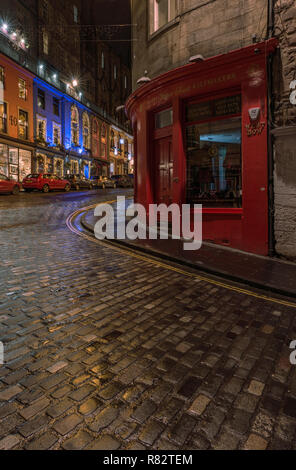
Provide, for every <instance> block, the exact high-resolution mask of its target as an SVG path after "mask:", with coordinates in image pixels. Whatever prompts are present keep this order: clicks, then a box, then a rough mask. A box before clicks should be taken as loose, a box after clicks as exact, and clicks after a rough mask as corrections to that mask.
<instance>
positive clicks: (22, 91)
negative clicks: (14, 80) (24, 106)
mask: <svg viewBox="0 0 296 470" xmlns="http://www.w3.org/2000/svg"><path fill="white" fill-rule="evenodd" d="M18 88H19V98H21V99H22V100H26V99H27V85H26V80H24V79H23V78H19V80H18Z"/></svg>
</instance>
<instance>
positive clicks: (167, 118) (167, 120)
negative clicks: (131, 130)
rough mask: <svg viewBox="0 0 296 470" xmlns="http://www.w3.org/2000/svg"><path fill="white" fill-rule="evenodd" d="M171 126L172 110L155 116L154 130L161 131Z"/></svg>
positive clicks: (166, 110)
mask: <svg viewBox="0 0 296 470" xmlns="http://www.w3.org/2000/svg"><path fill="white" fill-rule="evenodd" d="M172 124H173V110H172V109H171V108H170V109H165V110H164V111H160V112H159V113H157V114H155V128H156V129H163V128H164V127H168V126H171V125H172Z"/></svg>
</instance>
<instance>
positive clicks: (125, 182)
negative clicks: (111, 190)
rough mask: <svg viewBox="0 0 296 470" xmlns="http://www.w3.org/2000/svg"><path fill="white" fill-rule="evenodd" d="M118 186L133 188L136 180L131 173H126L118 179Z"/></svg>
mask: <svg viewBox="0 0 296 470" xmlns="http://www.w3.org/2000/svg"><path fill="white" fill-rule="evenodd" d="M117 186H119V187H120V188H133V186H134V181H133V179H132V178H131V177H130V176H129V175H124V176H121V177H120V178H119V179H118V181H117Z"/></svg>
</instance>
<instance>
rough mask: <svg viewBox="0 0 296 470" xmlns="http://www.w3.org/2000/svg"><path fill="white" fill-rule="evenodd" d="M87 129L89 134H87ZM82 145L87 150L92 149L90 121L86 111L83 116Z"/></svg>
mask: <svg viewBox="0 0 296 470" xmlns="http://www.w3.org/2000/svg"><path fill="white" fill-rule="evenodd" d="M85 123H87V124H85ZM86 129H87V134H86V132H85V131H86ZM82 144H83V147H84V148H85V149H87V150H89V149H90V120H89V115H88V113H87V112H86V111H84V112H83V114H82Z"/></svg>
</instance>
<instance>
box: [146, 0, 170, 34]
mask: <svg viewBox="0 0 296 470" xmlns="http://www.w3.org/2000/svg"><path fill="white" fill-rule="evenodd" d="M175 17H176V0H150V34H153V33H154V32H155V31H158V30H159V29H160V28H162V27H163V26H164V25H166V24H167V23H169V22H170V21H172V20H173V19H174V18H175Z"/></svg>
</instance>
